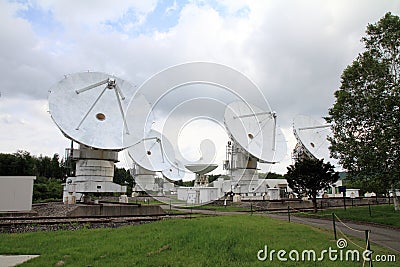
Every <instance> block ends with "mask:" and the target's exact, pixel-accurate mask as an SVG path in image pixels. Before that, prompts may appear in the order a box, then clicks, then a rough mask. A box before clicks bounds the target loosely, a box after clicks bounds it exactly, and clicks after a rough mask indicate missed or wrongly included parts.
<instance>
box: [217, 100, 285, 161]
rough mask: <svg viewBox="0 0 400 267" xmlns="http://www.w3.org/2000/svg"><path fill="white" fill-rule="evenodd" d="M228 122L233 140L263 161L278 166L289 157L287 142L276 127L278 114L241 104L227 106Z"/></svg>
mask: <svg viewBox="0 0 400 267" xmlns="http://www.w3.org/2000/svg"><path fill="white" fill-rule="evenodd" d="M224 119H225V125H226V128H227V130H228V131H229V133H230V134H231V136H232V137H233V139H234V140H235V141H236V142H237V143H238V144H239V145H240V146H241V147H242V148H244V149H245V150H246V151H247V152H248V153H250V154H251V155H252V156H254V157H256V158H257V159H259V160H260V161H262V162H269V163H274V162H276V161H279V160H281V159H282V158H283V156H284V155H285V153H286V142H285V141H284V140H281V139H283V134H282V133H281V132H280V130H279V131H278V129H277V127H276V114H275V112H273V111H271V110H262V109H260V108H258V107H257V106H254V105H251V104H248V103H244V102H240V101H237V102H233V103H231V104H229V105H228V106H227V107H226V109H225V116H224ZM277 140H279V145H278V146H277V145H276V144H277Z"/></svg>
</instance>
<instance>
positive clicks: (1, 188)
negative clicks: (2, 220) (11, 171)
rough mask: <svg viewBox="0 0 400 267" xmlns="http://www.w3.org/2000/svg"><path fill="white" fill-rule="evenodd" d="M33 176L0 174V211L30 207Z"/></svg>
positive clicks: (28, 208)
mask: <svg viewBox="0 0 400 267" xmlns="http://www.w3.org/2000/svg"><path fill="white" fill-rule="evenodd" d="M35 179H36V177H35V176H0V212H1V211H28V210H31V209H32V193H33V180H35Z"/></svg>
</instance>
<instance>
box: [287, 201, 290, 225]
mask: <svg viewBox="0 0 400 267" xmlns="http://www.w3.org/2000/svg"><path fill="white" fill-rule="evenodd" d="M287 215H288V220H289V222H290V206H289V205H288V206H287Z"/></svg>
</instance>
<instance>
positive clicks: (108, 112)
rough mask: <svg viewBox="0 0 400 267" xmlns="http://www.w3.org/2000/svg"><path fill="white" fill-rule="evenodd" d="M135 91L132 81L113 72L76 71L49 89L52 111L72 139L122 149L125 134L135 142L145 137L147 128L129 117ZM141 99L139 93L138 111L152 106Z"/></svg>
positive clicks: (135, 99)
mask: <svg viewBox="0 0 400 267" xmlns="http://www.w3.org/2000/svg"><path fill="white" fill-rule="evenodd" d="M135 91H136V90H135V88H134V87H133V86H132V85H131V84H130V83H128V82H126V81H124V80H122V79H120V78H117V77H115V76H113V75H109V74H105V73H101V72H81V73H75V74H71V75H67V76H65V78H64V79H63V80H61V81H60V82H59V83H57V84H56V85H54V86H53V87H52V88H51V89H50V90H49V111H50V114H51V117H52V119H53V120H54V122H55V123H56V125H57V126H58V127H59V128H60V130H61V131H62V132H63V133H64V135H65V136H67V137H68V138H70V139H72V140H74V141H76V142H78V143H81V144H84V145H87V146H89V147H93V148H98V149H111V150H122V149H123V148H125V145H124V142H123V139H124V138H123V135H131V136H132V137H131V138H130V141H132V142H133V143H134V142H137V141H139V140H140V139H141V138H143V128H141V130H140V133H139V131H137V129H138V128H139V127H138V126H137V125H133V124H131V125H130V124H128V122H127V121H126V118H125V117H126V110H127V106H128V103H129V101H130V100H131V99H132V97H133V95H134V93H135ZM141 98H143V97H140V95H137V96H135V97H134V100H133V101H132V102H135V103H136V104H137V106H136V110H143V109H149V107H148V104H147V102H146V101H142V100H143V99H144V98H143V99H142V100H140V99H141ZM137 118H139V117H137ZM140 120H143V121H144V120H145V119H139V121H140ZM133 121H134V120H133ZM129 123H132V119H131V120H130V122H129ZM138 124H140V123H138ZM143 124H144V123H143ZM140 126H141V125H140Z"/></svg>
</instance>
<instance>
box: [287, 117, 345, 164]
mask: <svg viewBox="0 0 400 267" xmlns="http://www.w3.org/2000/svg"><path fill="white" fill-rule="evenodd" d="M293 132H294V135H295V137H296V139H297V142H298V144H297V147H296V150H295V154H298V155H295V157H301V156H304V155H305V156H308V157H311V158H316V159H324V160H325V161H329V162H331V163H332V164H333V165H335V166H338V162H337V160H335V159H332V158H331V157H330V151H329V141H328V139H327V138H328V137H329V136H330V135H331V134H332V131H331V129H330V125H329V124H322V123H320V122H318V121H316V120H314V119H312V118H311V117H308V116H304V115H299V116H296V117H295V118H294V120H293Z"/></svg>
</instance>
